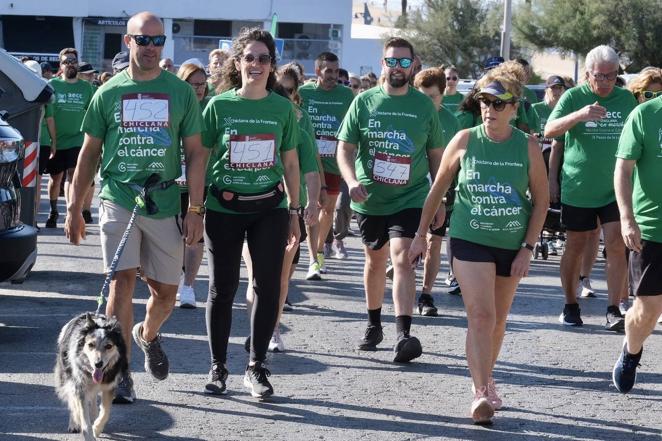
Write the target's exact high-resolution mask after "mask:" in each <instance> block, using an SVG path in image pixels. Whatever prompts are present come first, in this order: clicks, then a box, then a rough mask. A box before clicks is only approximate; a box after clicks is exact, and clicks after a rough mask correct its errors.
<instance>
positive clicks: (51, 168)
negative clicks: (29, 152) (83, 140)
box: [40, 147, 80, 175]
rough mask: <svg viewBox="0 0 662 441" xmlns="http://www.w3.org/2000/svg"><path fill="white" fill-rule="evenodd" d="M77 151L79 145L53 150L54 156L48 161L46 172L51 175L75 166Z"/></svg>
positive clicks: (78, 150) (78, 151)
mask: <svg viewBox="0 0 662 441" xmlns="http://www.w3.org/2000/svg"><path fill="white" fill-rule="evenodd" d="M40 153H41V152H40ZM79 153H80V147H73V148H70V149H66V150H55V156H53V158H52V159H50V160H49V161H48V172H49V173H50V174H52V175H57V174H60V173H62V172H63V171H65V170H69V169H74V168H76V163H77V162H78V154H79Z"/></svg>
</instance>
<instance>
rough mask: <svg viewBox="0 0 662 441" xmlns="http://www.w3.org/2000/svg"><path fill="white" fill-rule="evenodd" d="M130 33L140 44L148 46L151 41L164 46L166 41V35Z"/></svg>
mask: <svg viewBox="0 0 662 441" xmlns="http://www.w3.org/2000/svg"><path fill="white" fill-rule="evenodd" d="M128 35H129V37H131V38H133V40H134V41H135V42H136V44H137V45H138V46H147V45H149V43H150V42H151V43H152V44H153V45H154V46H157V47H160V46H163V45H164V44H165V41H166V36H165V35H132V34H128Z"/></svg>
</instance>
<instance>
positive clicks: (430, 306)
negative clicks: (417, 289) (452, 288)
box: [418, 294, 439, 317]
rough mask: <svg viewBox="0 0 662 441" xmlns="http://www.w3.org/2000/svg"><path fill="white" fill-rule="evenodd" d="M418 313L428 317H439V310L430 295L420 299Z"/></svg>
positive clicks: (422, 296)
mask: <svg viewBox="0 0 662 441" xmlns="http://www.w3.org/2000/svg"><path fill="white" fill-rule="evenodd" d="M418 313H419V314H420V315H424V316H426V317H437V316H438V315H439V314H438V313H437V308H436V307H435V306H434V301H433V300H432V296H431V295H430V294H421V296H420V297H419V298H418Z"/></svg>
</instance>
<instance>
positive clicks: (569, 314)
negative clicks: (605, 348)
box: [559, 303, 584, 326]
mask: <svg viewBox="0 0 662 441" xmlns="http://www.w3.org/2000/svg"><path fill="white" fill-rule="evenodd" d="M580 312H581V310H580V309H579V305H578V304H577V303H572V304H566V305H565V306H564V307H563V312H562V313H561V315H560V316H559V322H561V323H563V324H564V325H565V326H582V325H583V324H584V322H583V321H582V318H581V315H580Z"/></svg>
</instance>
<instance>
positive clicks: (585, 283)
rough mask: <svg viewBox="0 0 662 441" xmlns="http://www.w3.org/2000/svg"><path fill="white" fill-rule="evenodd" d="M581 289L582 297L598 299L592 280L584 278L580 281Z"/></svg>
mask: <svg viewBox="0 0 662 441" xmlns="http://www.w3.org/2000/svg"><path fill="white" fill-rule="evenodd" d="M579 287H580V289H581V293H580V294H579V295H580V296H581V297H583V298H590V297H596V295H595V291H594V290H593V288H592V287H591V279H589V278H588V277H584V278H583V279H581V280H580V282H579Z"/></svg>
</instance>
